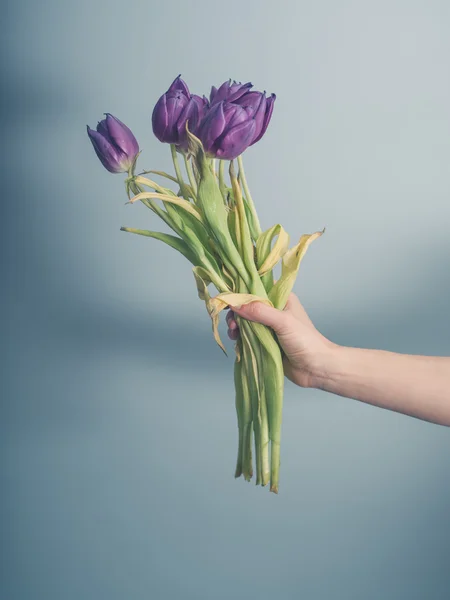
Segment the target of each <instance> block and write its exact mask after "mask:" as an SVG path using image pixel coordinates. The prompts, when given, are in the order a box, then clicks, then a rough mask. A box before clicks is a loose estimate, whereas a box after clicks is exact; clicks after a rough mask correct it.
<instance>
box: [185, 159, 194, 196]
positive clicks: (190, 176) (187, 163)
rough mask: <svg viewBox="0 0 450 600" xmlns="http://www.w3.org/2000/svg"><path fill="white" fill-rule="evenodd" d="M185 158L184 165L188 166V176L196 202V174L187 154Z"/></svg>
mask: <svg viewBox="0 0 450 600" xmlns="http://www.w3.org/2000/svg"><path fill="white" fill-rule="evenodd" d="M183 156H184V164H185V166H186V172H187V174H188V178H189V183H190V184H191V188H192V191H193V192H194V196H195V198H194V200H196V199H197V182H196V181H195V177H194V172H193V171H192V165H191V163H190V161H189V160H188V158H187V156H186V154H184V155H183Z"/></svg>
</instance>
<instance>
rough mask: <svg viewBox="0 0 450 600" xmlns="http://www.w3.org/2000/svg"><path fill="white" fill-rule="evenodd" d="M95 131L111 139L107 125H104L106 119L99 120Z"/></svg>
mask: <svg viewBox="0 0 450 600" xmlns="http://www.w3.org/2000/svg"><path fill="white" fill-rule="evenodd" d="M97 131H98V132H99V133H100V134H101V135H102V136H103V137H105V138H106V139H107V140H109V141H111V140H110V138H109V131H108V127H107V126H106V119H103V121H99V122H98V125H97Z"/></svg>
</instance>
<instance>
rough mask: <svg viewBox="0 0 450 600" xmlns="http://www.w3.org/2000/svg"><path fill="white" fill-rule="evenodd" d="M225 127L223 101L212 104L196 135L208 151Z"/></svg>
mask: <svg viewBox="0 0 450 600" xmlns="http://www.w3.org/2000/svg"><path fill="white" fill-rule="evenodd" d="M224 128H225V115H224V111H223V102H219V103H218V104H215V105H214V106H212V107H211V108H210V109H209V111H208V112H207V113H206V116H205V118H204V119H203V121H202V123H201V125H200V128H199V131H198V136H199V138H200V140H201V142H202V144H203V147H204V148H205V151H206V152H210V151H211V149H212V147H213V145H214V142H215V141H216V140H217V138H218V137H219V136H220V135H221V134H222V133H223V130H224Z"/></svg>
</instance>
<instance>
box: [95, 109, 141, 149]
mask: <svg viewBox="0 0 450 600" xmlns="http://www.w3.org/2000/svg"><path fill="white" fill-rule="evenodd" d="M106 127H107V128H108V131H109V135H110V138H111V139H112V141H113V142H114V144H115V146H117V147H118V148H119V150H121V151H122V152H123V153H124V154H126V156H127V157H128V158H130V159H133V158H134V157H135V156H136V154H137V153H138V152H139V144H138V143H137V140H136V138H135V137H134V135H133V132H132V131H131V129H129V128H128V127H127V126H126V125H125V124H124V123H122V121H119V119H117V118H116V117H114V116H113V115H112V114H110V113H106ZM97 131H98V128H97Z"/></svg>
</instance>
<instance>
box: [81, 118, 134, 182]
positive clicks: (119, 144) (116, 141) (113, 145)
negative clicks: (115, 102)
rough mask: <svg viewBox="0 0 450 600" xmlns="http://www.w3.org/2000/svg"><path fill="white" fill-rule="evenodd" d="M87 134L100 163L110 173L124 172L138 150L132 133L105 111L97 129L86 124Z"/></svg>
mask: <svg viewBox="0 0 450 600" xmlns="http://www.w3.org/2000/svg"><path fill="white" fill-rule="evenodd" d="M87 132H88V136H89V138H90V140H91V142H92V145H93V146H94V150H95V152H96V153H97V156H98V157H99V159H100V161H101V163H102V165H103V166H104V167H105V169H107V170H108V171H110V172H111V173H125V172H127V171H128V170H129V168H130V167H131V165H132V164H133V161H134V159H135V158H136V155H137V154H138V152H139V144H138V143H137V141H136V138H135V137H134V135H133V133H132V132H131V130H130V129H128V127H127V126H126V125H124V124H123V123H122V122H121V121H119V119H117V118H116V117H113V115H111V114H110V113H106V119H103V121H100V122H99V123H98V125H97V131H95V130H93V129H91V128H90V127H89V125H88V126H87Z"/></svg>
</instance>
